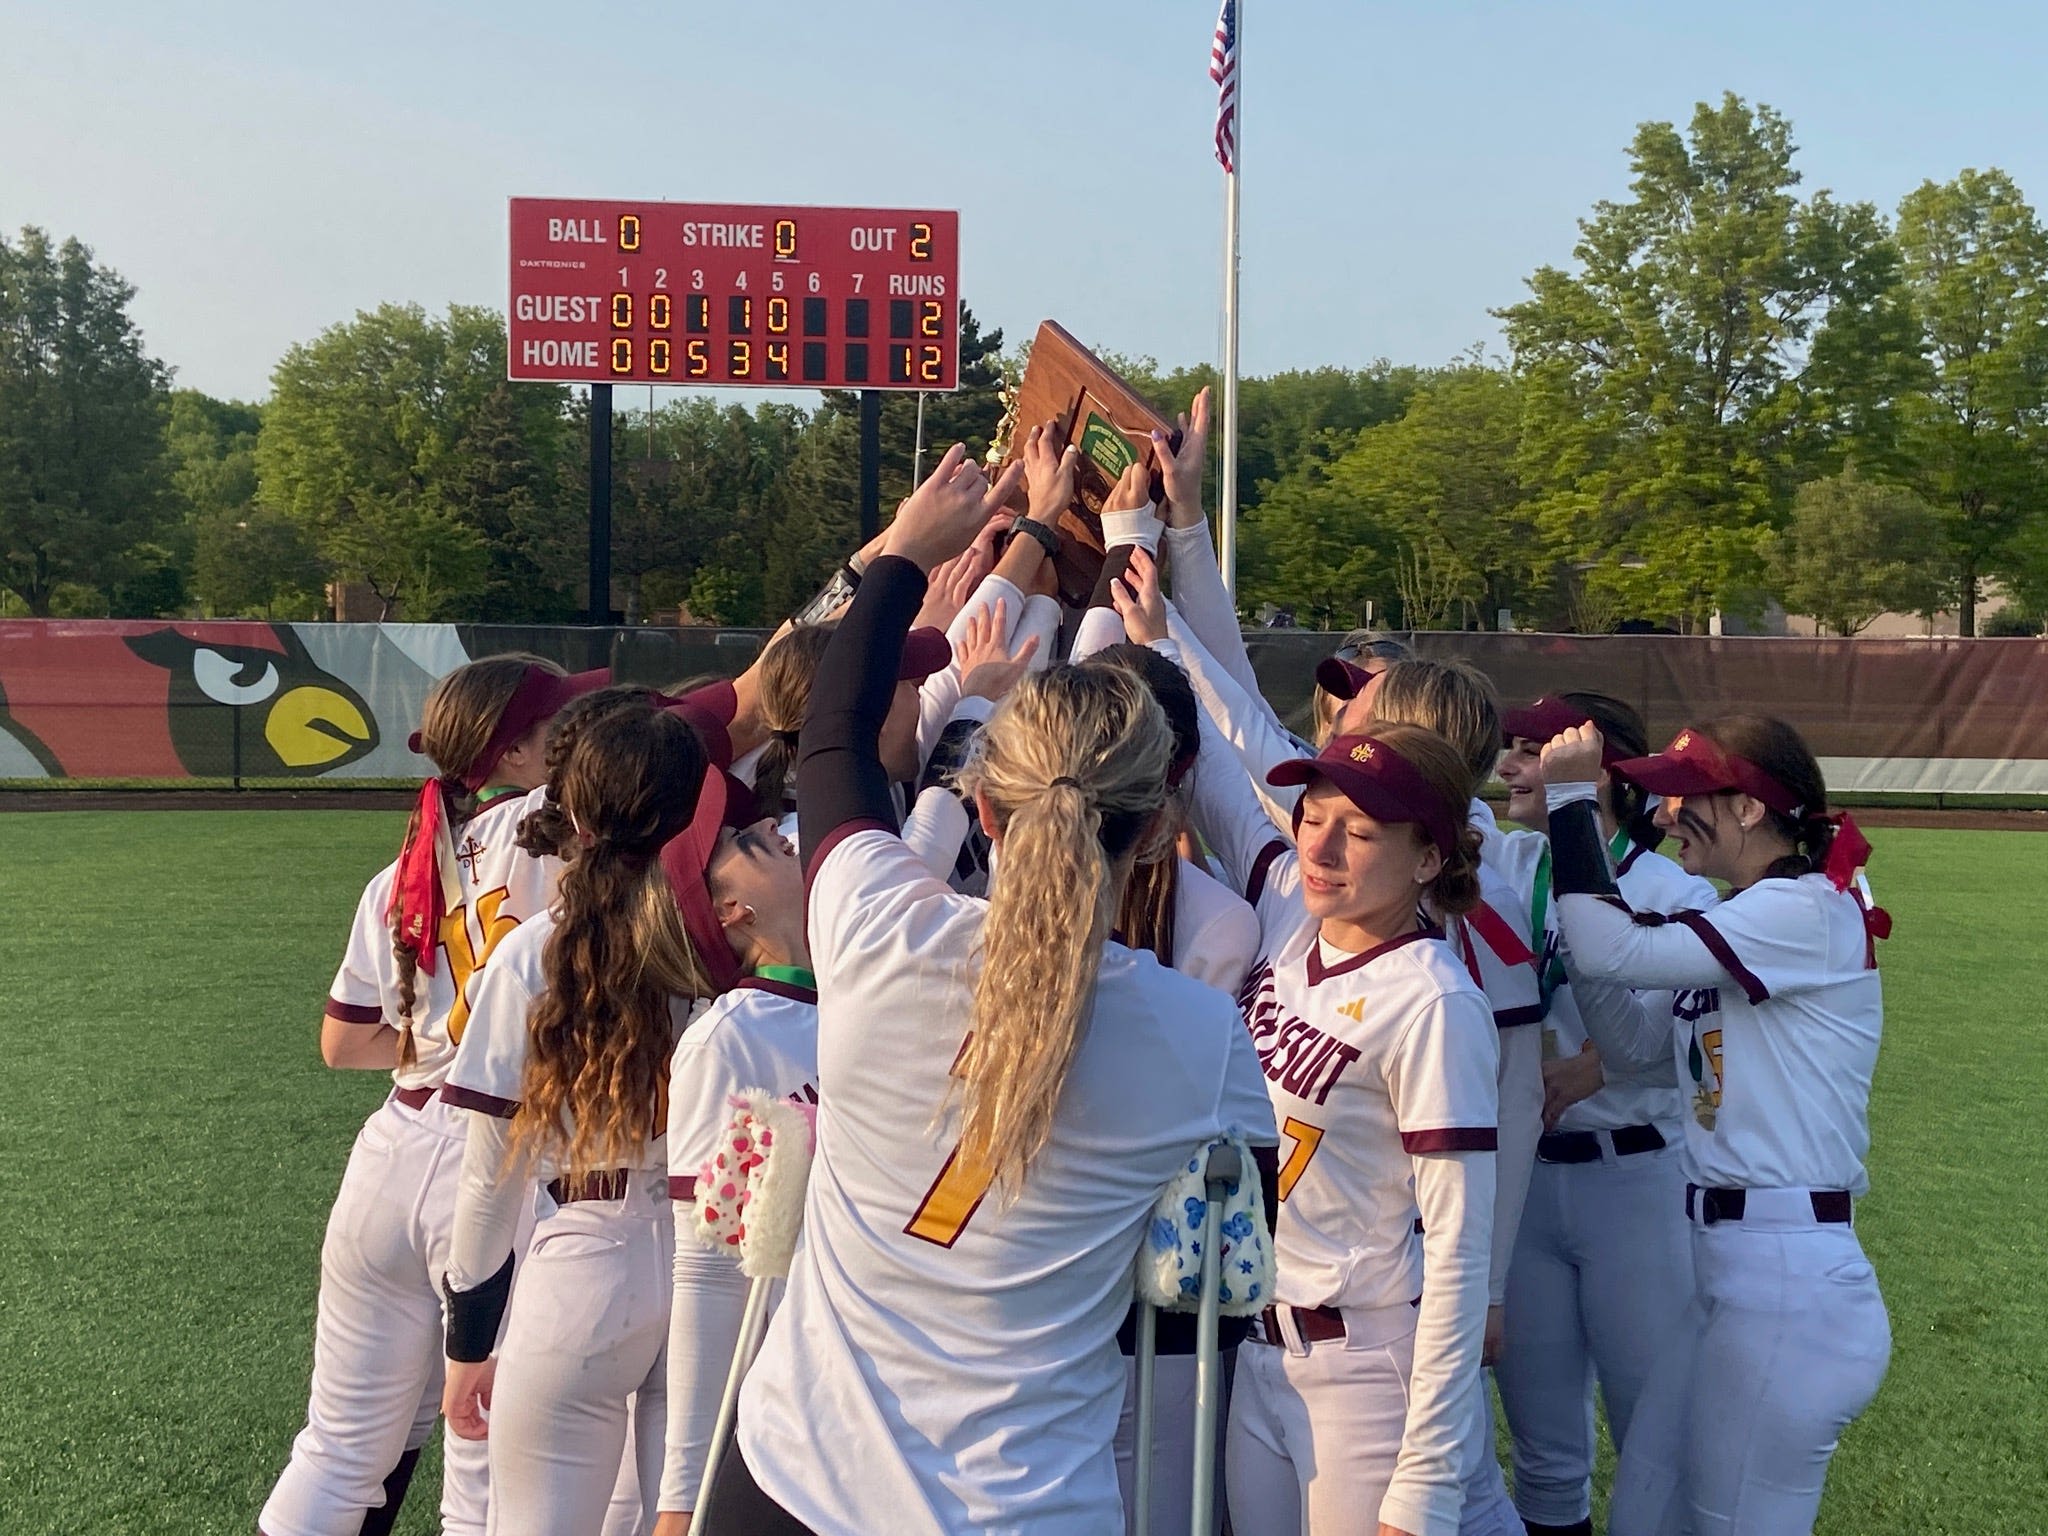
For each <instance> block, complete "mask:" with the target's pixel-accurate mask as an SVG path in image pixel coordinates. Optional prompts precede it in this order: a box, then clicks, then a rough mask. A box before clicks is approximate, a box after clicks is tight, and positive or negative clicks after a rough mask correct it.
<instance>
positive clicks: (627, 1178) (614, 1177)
mask: <svg viewBox="0 0 2048 1536" xmlns="http://www.w3.org/2000/svg"><path fill="white" fill-rule="evenodd" d="M632 1186H633V1170H632V1169H630V1168H607V1169H604V1170H603V1171H602V1172H599V1173H586V1174H585V1175H584V1176H583V1182H582V1183H581V1184H579V1185H577V1186H576V1187H575V1188H574V1189H571V1188H570V1187H569V1182H568V1180H566V1179H551V1180H550V1181H549V1182H548V1198H549V1199H551V1200H553V1201H554V1202H555V1204H557V1205H573V1204H575V1203H576V1202H577V1201H578V1200H623V1199H625V1198H626V1191H627V1190H628V1189H630V1188H632Z"/></svg>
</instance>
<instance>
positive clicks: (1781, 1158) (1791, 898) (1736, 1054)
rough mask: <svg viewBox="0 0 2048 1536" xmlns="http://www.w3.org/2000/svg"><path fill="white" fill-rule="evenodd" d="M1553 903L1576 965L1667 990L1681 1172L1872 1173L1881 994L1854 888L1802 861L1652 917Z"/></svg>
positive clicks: (1854, 1190) (1802, 1183)
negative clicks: (1665, 916)
mask: <svg viewBox="0 0 2048 1536" xmlns="http://www.w3.org/2000/svg"><path fill="white" fill-rule="evenodd" d="M1558 906H1559V909H1560V910H1559V915H1560V917H1561V919H1562V921H1563V924H1564V930H1565V934H1566V937H1567V939H1568V940H1569V942H1570V945H1571V953H1572V957H1573V963H1574V964H1575V965H1576V966H1577V967H1579V968H1580V969H1581V970H1583V971H1586V972H1588V973H1590V974H1594V975H1598V976H1604V977H1609V978H1613V979H1616V980H1626V981H1628V982H1630V983H1632V984H1634V985H1636V986H1638V987H1654V988H1662V989H1667V990H1669V991H1671V992H1672V993H1673V994H1674V996H1673V998H1672V1002H1671V1021H1672V1022H1673V1023H1674V1024H1675V1026H1676V1027H1675V1029H1673V1030H1672V1042H1671V1048H1672V1049H1673V1050H1674V1051H1675V1053H1676V1056H1675V1060H1676V1066H1677V1076H1678V1084H1679V1090H1680V1092H1681V1093H1682V1094H1684V1095H1685V1096H1686V1099H1687V1103H1686V1112H1685V1116H1684V1127H1685V1152H1684V1163H1685V1170H1686V1177H1687V1178H1688V1179H1689V1180H1691V1182H1693V1183H1695V1184H1699V1185H1702V1186H1705V1187H1709V1188H1714V1187H1720V1188H1738V1189H1802V1188H1803V1189H1823V1190H1831V1189H1841V1190H1847V1191H1848V1192H1849V1193H1850V1194H1852V1195H1860V1194H1862V1193H1863V1192H1864V1191H1865V1190H1866V1189H1867V1188H1868V1187H1869V1182H1870V1181H1869V1175H1868V1173H1867V1172H1866V1171H1865V1168H1864V1158H1865V1156H1866V1155H1867V1154H1868V1152H1869V1149H1870V1128H1869V1118H1868V1108H1869V1102H1870V1083H1871V1076H1872V1073H1873V1072H1874V1071H1875V1069H1876V1065H1877V1049H1878V1040H1879V1036H1880V1034H1881V1032H1882V1026H1883V1018H1884V998H1883V989H1882V987H1881V985H1880V983H1879V980H1878V973H1877V966H1876V959H1875V956H1874V954H1873V953H1872V948H1871V940H1870V935H1869V933H1868V932H1867V930H1866V929H1865V927H1864V920H1863V909H1862V908H1861V907H1860V906H1859V905H1858V904H1857V902H1856V899H1855V897H1853V896H1851V895H1850V894H1848V893H1847V892H1845V891H1839V890H1837V889H1835V887H1834V884H1833V883H1832V882H1831V881H1830V880H1828V878H1827V877H1826V876H1825V875H1819V874H1811V875H1803V876H1801V877H1799V878H1798V879H1771V880H1759V881H1758V882H1757V883H1756V884H1755V885H1752V886H1750V887H1749V888H1748V889H1747V890H1744V891H1741V892H1739V893H1737V894H1735V895H1733V896H1730V897H1729V898H1728V899H1727V900H1726V901H1723V902H1721V903H1720V904H1719V905H1717V906H1715V907H1714V908H1713V909H1712V910H1711V911H1705V912H1701V911H1681V912H1678V913H1676V914H1672V915H1671V919H1670V921H1668V922H1665V923H1661V924H1656V925H1645V924H1641V923H1638V922H1636V921H1634V920H1633V919H1631V917H1630V916H1629V915H1628V914H1627V913H1624V912H1621V911H1618V910H1617V909H1615V908H1614V907H1612V906H1610V905H1608V904H1607V903H1605V902H1603V901H1601V900H1600V899H1599V898H1597V897H1593V896H1581V895H1572V896H1566V897H1563V898H1561V899H1560V900H1559V902H1558Z"/></svg>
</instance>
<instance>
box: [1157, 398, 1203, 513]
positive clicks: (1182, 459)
mask: <svg viewBox="0 0 2048 1536" xmlns="http://www.w3.org/2000/svg"><path fill="white" fill-rule="evenodd" d="M1175 424H1176V425H1177V426H1178V427H1179V428H1180V449H1179V451H1178V452H1176V451H1174V450H1173V449H1172V448H1171V447H1170V446H1169V442H1170V440H1169V439H1168V437H1167V435H1166V434H1165V433H1164V432H1154V433H1153V434H1152V451H1153V453H1154V454H1156V455H1157V456H1158V459H1159V478H1160V479H1161V480H1163V481H1164V482H1165V484H1166V509H1165V511H1166V526H1167V527H1169V528H1192V527H1194V525H1195V524H1197V523H1199V522H1200V521H1201V520H1202V471H1203V470H1204V469H1205V468H1206V467H1207V466H1208V462H1209V391H1208V390H1206V389H1204V390H1203V391H1202V392H1201V393H1200V394H1198V395H1196V396H1195V404H1194V409H1193V410H1191V411H1182V412H1181V413H1180V420H1179V421H1178V422H1177V423H1175Z"/></svg>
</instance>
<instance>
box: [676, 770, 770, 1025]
mask: <svg viewBox="0 0 2048 1536" xmlns="http://www.w3.org/2000/svg"><path fill="white" fill-rule="evenodd" d="M752 808H753V796H752V795H750V794H748V793H747V789H746V786H745V785H743V784H741V783H740V782H739V781H738V780H737V779H735V778H733V777H732V776H731V775H730V774H728V773H726V772H725V771H724V770H723V769H720V768H711V769H708V770H706V772H705V774H704V787H703V789H701V790H699V791H698V793H697V813H696V815H694V816H692V817H691V818H690V824H689V825H688V826H687V827H685V828H683V830H682V831H680V832H678V833H677V834H676V835H675V836H674V837H672V838H670V839H669V840H668V841H667V842H666V843H664V844H663V845H662V849H661V868H662V872H663V873H664V874H666V875H667V876H668V883H669V888H670V889H671V890H672V891H674V892H675V898H676V909H677V910H678V911H679V912H681V913H682V915H683V931H684V932H686V933H687V934H689V936H690V947H691V948H692V949H694V950H695V951H696V952H697V958H698V959H699V960H700V961H702V962H703V965H704V972H705V974H706V975H707V976H708V977H709V978H710V980H711V984H712V985H713V986H714V987H716V988H717V989H718V990H719V991H720V992H723V991H725V990H726V989H728V988H729V987H731V986H733V985H734V984H735V983H736V982H738V980H739V979H740V976H741V974H742V972H741V969H740V961H739V956H737V955H735V954H734V953H733V952H732V945H731V944H730V943H729V942H728V941H727V939H726V937H725V925H724V924H722V923H720V922H719V920H718V913H717V912H716V911H715V910H713V908H712V905H711V885H710V881H709V879H708V878H707V877H708V874H709V872H710V869H711V858H712V855H713V854H715V853H716V852H717V851H718V835H719V833H720V832H721V831H723V830H724V829H725V828H726V827H727V826H729V825H732V823H731V822H730V821H729V820H728V819H727V818H728V817H730V816H733V815H743V814H745V813H746V812H747V811H749V810H751V809H752Z"/></svg>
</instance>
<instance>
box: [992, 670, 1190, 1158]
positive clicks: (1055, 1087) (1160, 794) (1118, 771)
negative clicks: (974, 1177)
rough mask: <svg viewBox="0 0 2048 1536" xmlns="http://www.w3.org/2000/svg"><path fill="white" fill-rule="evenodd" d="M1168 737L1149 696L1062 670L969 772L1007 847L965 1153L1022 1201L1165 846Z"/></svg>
mask: <svg viewBox="0 0 2048 1536" xmlns="http://www.w3.org/2000/svg"><path fill="white" fill-rule="evenodd" d="M1172 751H1173V737H1172V732H1171V731H1170V730H1169V729H1168V727H1167V724H1166V717H1165V715H1164V714H1163V712H1162V711H1161V710H1160V708H1159V705H1158V703H1157V701H1155V700H1154V699H1153V697H1152V695H1151V693H1150V691H1149V690H1148V689H1147V688H1146V687H1145V685H1144V684H1143V683H1142V682H1140V681H1138V680H1137V679H1136V678H1134V677H1132V676H1130V675H1129V674H1127V673H1123V672H1120V671H1116V670H1113V669H1110V668H1105V667H1057V668H1054V669H1052V670H1051V671H1047V672H1043V673H1039V674H1037V675H1036V676H1034V677H1031V678H1027V679H1026V680H1025V681H1024V682H1023V683H1022V684H1020V685H1019V686H1018V688H1017V689H1016V691H1015V692H1014V693H1012V694H1011V695H1010V697H1009V698H1008V699H1007V700H1005V701H1004V703H1003V706H1002V707H1001V708H1000V709H999V710H998V711H997V712H996V715H995V717H994V718H993V719H992V720H991V721H990V722H989V725H988V728H987V729H986V730H985V731H984V732H983V733H982V736H981V738H980V741H979V743H978V747H977V751H976V753H975V755H974V757H973V758H971V759H970V760H969V762H968V763H967V765H966V767H965V768H964V769H963V770H962V772H961V781H962V784H963V786H964V787H965V788H966V789H967V791H968V792H969V793H970V794H973V793H979V794H981V795H983V796H984V797H986V799H987V801H988V805H989V808H990V810H991V811H992V812H993V813H994V817H995V823H996V826H995V830H996V831H997V832H998V833H999V834H1000V837H1001V842H1002V851H1001V857H1000V858H999V859H998V860H997V862H996V868H995V875H994V880H993V883H992V884H991V886H990V890H989V904H988V916H987V919H986V920H985V922H984V923H983V925H982V938H981V950H982V968H981V975H980V977H979V978H978V979H977V981H976V983H975V989H974V1005H973V1009H972V1012H971V1015H970V1019H971V1026H972V1034H971V1035H970V1036H969V1039H968V1044H967V1049H966V1051H965V1052H964V1053H963V1056H962V1059H961V1063H960V1067H959V1076H960V1078H961V1080H962V1081H963V1083H964V1105H963V1113H962V1123H961V1136H960V1155H961V1157H962V1158H963V1159H964V1160H967V1161H969V1162H971V1163H973V1164H976V1165H979V1166H981V1167H983V1168H986V1169H988V1170H990V1172H991V1173H992V1174H993V1176H994V1177H995V1178H996V1179H997V1180H998V1181H999V1182H1001V1183H1003V1184H1004V1185H1005V1186H1006V1187H1007V1188H1008V1189H1009V1191H1010V1192H1011V1193H1012V1194H1013V1195H1014V1193H1015V1191H1016V1190H1017V1188H1018V1187H1019V1186H1020V1185H1021V1184H1022V1182H1023V1179H1024V1176H1025V1174H1026V1172H1027V1170H1028V1169H1029V1167H1030V1164H1031V1161H1032V1159H1033V1158H1035V1157H1036V1156H1037V1155H1038V1153H1039V1152H1040V1151H1041V1150H1043V1148H1044V1146H1045V1143H1046V1140H1047V1138H1048V1137H1049V1136H1050V1135H1051V1134H1052V1122H1053V1116H1054V1113H1055V1111H1056V1110H1057V1109H1058V1107H1059V1099H1060V1094H1061V1092H1062V1090H1063V1089H1064V1088H1065V1086H1066V1078H1067V1072H1068V1069H1069V1068H1070V1067H1071V1066H1072V1065H1073V1061H1074V1057H1075V1054H1076V1053H1077V1052H1078V1051H1079V1050H1080V1048H1081V1041H1082V1039H1083V1037H1084V1034H1085V1032H1086V1029H1087V1024H1088V1019H1089V1016H1090V1014H1091V1012H1092V1007H1093V1001H1094V991H1095V979H1096V973H1097V971H1098V970H1099V968H1100V966H1101V963H1102V946H1103V944H1104V943H1105V942H1106V941H1107V940H1108V938H1109V934H1110V929H1111V926H1112V924H1113V923H1114V921H1115V916H1116V911H1117V906H1118V903H1119V902H1120V900H1121V899H1122V895H1123V884H1124V879H1125V876H1126V874H1127V873H1128V870H1129V863H1130V860H1131V858H1132V856H1133V855H1137V856H1140V857H1142V856H1143V855H1144V854H1145V853H1146V852H1148V851H1149V849H1145V848H1140V846H1139V845H1140V843H1141V842H1145V843H1148V844H1149V843H1150V842H1152V841H1153V840H1155V839H1156V838H1157V835H1158V826H1157V815H1156V813H1157V812H1158V810H1159V808H1160V807H1161V805H1163V804H1164V802H1165V800H1166V793H1167V790H1166V770H1167V765H1168V763H1169V761H1170V760H1171V757H1172Z"/></svg>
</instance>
